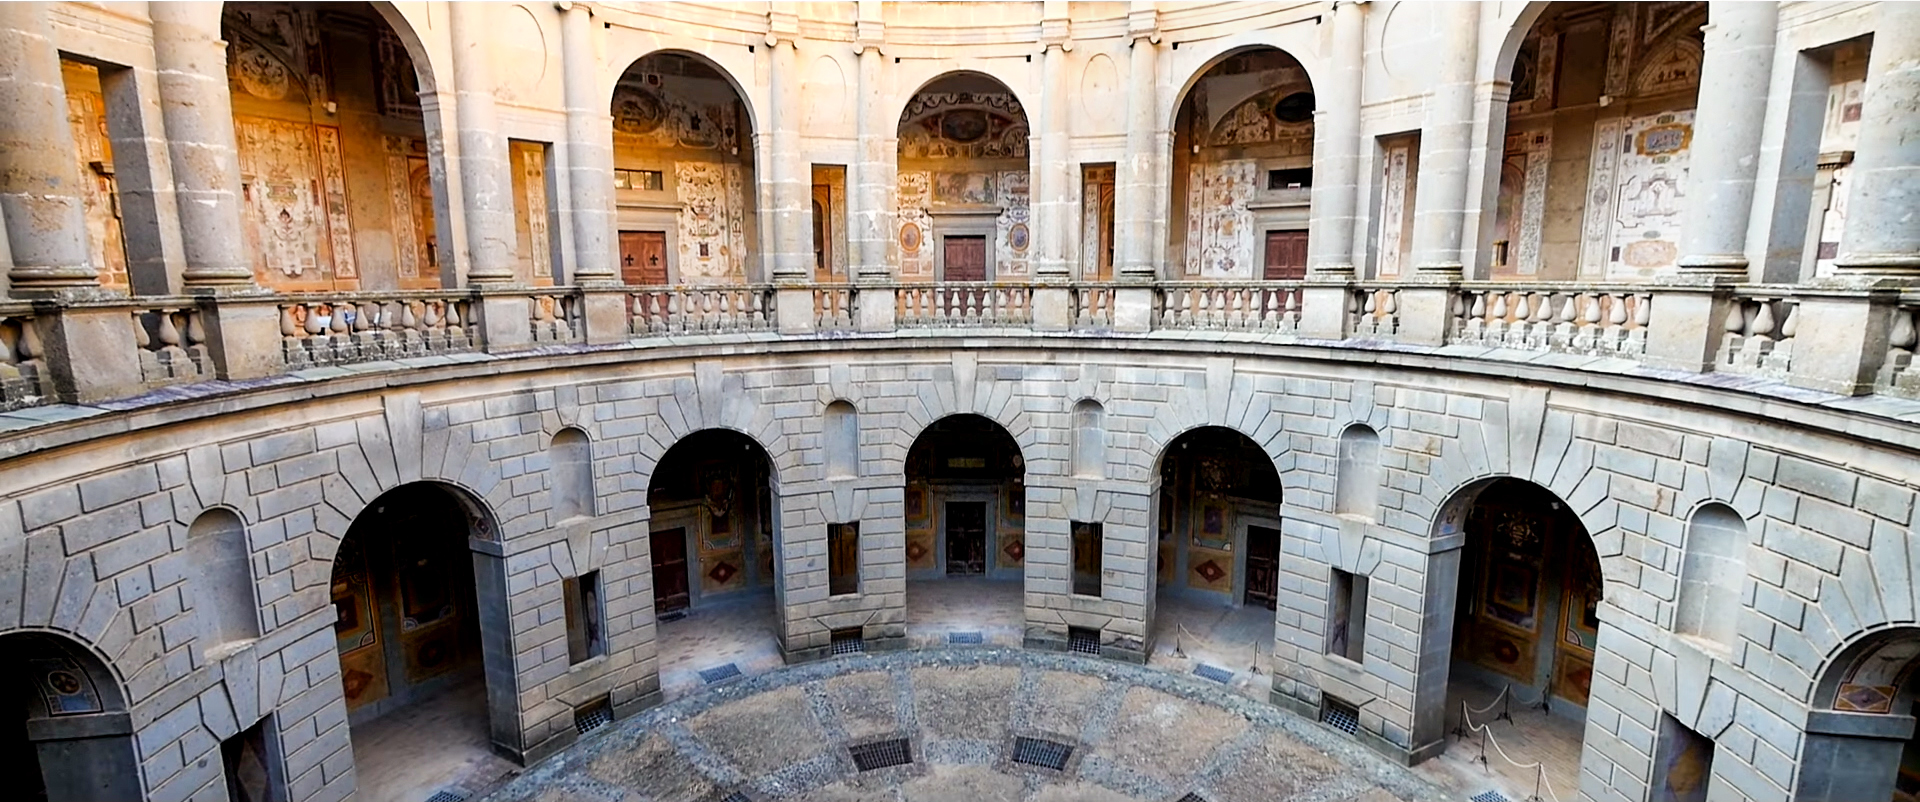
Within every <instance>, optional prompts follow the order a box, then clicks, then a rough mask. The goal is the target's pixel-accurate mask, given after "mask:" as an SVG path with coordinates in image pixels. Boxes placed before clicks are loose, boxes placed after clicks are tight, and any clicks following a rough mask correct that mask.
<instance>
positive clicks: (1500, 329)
mask: <svg viewBox="0 0 1920 802" xmlns="http://www.w3.org/2000/svg"><path fill="white" fill-rule="evenodd" d="M1652 299H1653V296H1652V294H1651V293H1650V292H1649V291H1648V289H1647V288H1645V287H1633V286H1619V287H1605V286H1578V287H1557V286H1534V287H1527V286H1513V285H1511V284H1491V283H1475V284H1471V285H1462V286H1461V287H1460V288H1459V290H1458V292H1456V293H1455V294H1454V297H1453V307H1452V310H1451V313H1452V316H1453V324H1452V326H1451V327H1450V332H1451V333H1450V334H1449V336H1448V338H1447V342H1449V343H1452V344H1455V345H1476V346H1481V347H1485V348H1507V349H1517V350H1524V351H1543V352H1554V353H1570V354H1584V355H1589V356H1617V357H1621V358H1625V359H1633V360H1638V359H1640V358H1641V357H1643V356H1645V355H1646V352H1647V330H1648V326H1649V325H1650V324H1651V321H1652V315H1653V303H1652Z"/></svg>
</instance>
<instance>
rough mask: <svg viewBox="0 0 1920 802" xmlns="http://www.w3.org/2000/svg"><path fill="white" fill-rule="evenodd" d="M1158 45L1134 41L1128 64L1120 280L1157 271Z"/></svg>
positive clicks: (1117, 236)
mask: <svg viewBox="0 0 1920 802" xmlns="http://www.w3.org/2000/svg"><path fill="white" fill-rule="evenodd" d="M1155 48H1156V46H1155V45H1154V43H1153V39H1152V38H1151V36H1150V35H1149V34H1148V33H1138V34H1136V35H1135V36H1134V39H1133V52H1132V54H1131V55H1130V57H1129V59H1128V66H1127V72H1128V74H1127V150H1126V159H1125V160H1124V161H1122V162H1121V163H1120V165H1119V169H1118V170H1116V171H1115V173H1116V174H1115V176H1114V188H1113V190H1114V198H1113V210H1114V227H1115V230H1114V261H1115V262H1116V263H1117V264H1115V265H1114V269H1115V272H1116V273H1117V274H1118V276H1117V277H1118V278H1121V279H1123V280H1128V281H1152V280H1153V279H1154V278H1155V277H1156V276H1157V274H1158V272H1159V261H1160V260H1159V259H1157V258H1155V256H1154V252H1153V250H1154V249H1153V242H1154V238H1153V233H1152V232H1153V218H1154V197H1153V195H1154V173H1155V165H1156V164H1157V163H1158V161H1159V158H1158V156H1159V154H1158V153H1157V152H1156V150H1155V148H1154V143H1155V142H1156V137H1155V136H1154V129H1156V128H1158V127H1159V126H1158V125H1157V122H1158V121H1157V120H1156V119H1155V114H1156V111H1155V108H1154V102H1155V96H1154V70H1155V66H1154V61H1155V56H1156V55H1157V54H1156V53H1155Z"/></svg>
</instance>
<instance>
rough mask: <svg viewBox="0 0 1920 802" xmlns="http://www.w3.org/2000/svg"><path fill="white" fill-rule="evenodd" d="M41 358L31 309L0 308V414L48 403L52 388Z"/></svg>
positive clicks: (42, 353) (20, 304)
mask: <svg viewBox="0 0 1920 802" xmlns="http://www.w3.org/2000/svg"><path fill="white" fill-rule="evenodd" d="M45 356H46V348H45V346H44V345H42V344H41V342H40V329H39V326H38V323H37V321H36V320H35V316H34V313H33V305H32V304H29V303H25V302H14V303H6V304H0V410H9V409H19V408H21V407H30V406H33V405H36V404H44V403H47V402H48V401H50V400H52V398H53V386H52V384H51V383H50V382H49V380H48V376H47V371H46V366H45V363H44V362H43V361H42V358H43V357H45Z"/></svg>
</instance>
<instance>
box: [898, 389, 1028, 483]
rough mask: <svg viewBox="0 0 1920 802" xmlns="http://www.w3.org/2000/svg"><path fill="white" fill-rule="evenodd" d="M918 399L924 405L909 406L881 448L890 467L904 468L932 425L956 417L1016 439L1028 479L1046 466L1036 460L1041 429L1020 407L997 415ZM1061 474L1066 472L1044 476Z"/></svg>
mask: <svg viewBox="0 0 1920 802" xmlns="http://www.w3.org/2000/svg"><path fill="white" fill-rule="evenodd" d="M918 398H919V400H920V402H921V405H920V406H919V407H912V406H910V407H909V408H908V409H906V410H904V411H903V413H902V414H901V415H900V416H899V417H898V418H897V420H898V421H899V423H897V424H896V425H894V426H893V428H892V437H891V438H890V439H888V440H887V441H886V442H885V443H884V444H883V445H882V446H881V450H880V454H879V455H878V456H879V458H880V459H881V460H884V461H885V462H887V463H888V464H890V465H900V466H905V465H906V463H907V453H908V452H909V451H911V450H912V449H913V444H914V442H915V441H917V440H919V439H920V435H922V434H924V433H925V432H926V430H927V429H928V427H931V426H932V425H933V424H935V423H938V422H940V421H941V420H944V419H946V418H951V417H953V416H955V415H979V416H980V417H983V418H986V419H987V420H990V421H993V422H994V423H996V424H998V425H999V426H1000V428H1001V429H1002V430H1004V431H1006V433H1007V435H1008V436H1010V437H1012V438H1013V442H1014V444H1015V445H1018V446H1019V447H1020V458H1021V460H1022V461H1023V462H1024V463H1025V464H1026V466H1027V474H1028V475H1029V476H1034V475H1035V470H1034V468H1035V465H1036V464H1037V463H1043V462H1046V460H1045V459H1044V458H1040V457H1037V456H1035V454H1036V450H1037V448H1038V447H1039V445H1040V441H1039V433H1038V428H1037V427H1036V426H1035V424H1034V421H1033V419H1032V417H1031V416H1030V415H1029V414H1028V412H1027V411H1026V410H1023V409H1019V408H1018V407H1019V405H1017V404H1004V405H1001V406H1000V407H999V409H998V410H997V411H986V410H980V409H975V408H974V407H975V406H976V405H975V404H964V403H949V402H947V401H946V399H945V398H944V397H942V395H941V394H939V393H923V394H921V395H919V396H918ZM929 402H934V403H933V404H930V403H929ZM1059 473H1064V471H1055V472H1053V473H1049V474H1045V475H1054V474H1059Z"/></svg>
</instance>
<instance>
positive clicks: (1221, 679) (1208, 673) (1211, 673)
mask: <svg viewBox="0 0 1920 802" xmlns="http://www.w3.org/2000/svg"><path fill="white" fill-rule="evenodd" d="M1193 673H1195V674H1198V675H1200V678H1201V679H1210V680H1213V681H1214V682H1218V683H1220V684H1222V685H1225V684H1226V683H1229V682H1232V681H1233V672H1231V671H1228V670H1226V669H1224V668H1221V667H1219V666H1210V665H1207V664H1206V663H1201V664H1199V665H1197V666H1194V667H1193Z"/></svg>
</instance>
